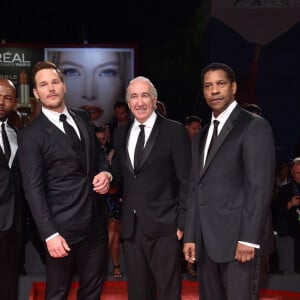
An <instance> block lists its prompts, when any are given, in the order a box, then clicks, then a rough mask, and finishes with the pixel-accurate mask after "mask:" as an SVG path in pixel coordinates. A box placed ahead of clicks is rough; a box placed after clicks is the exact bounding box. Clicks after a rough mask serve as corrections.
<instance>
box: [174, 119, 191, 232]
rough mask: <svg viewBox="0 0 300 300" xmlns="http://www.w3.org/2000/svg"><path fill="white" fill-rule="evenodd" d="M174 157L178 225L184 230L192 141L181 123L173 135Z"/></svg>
mask: <svg viewBox="0 0 300 300" xmlns="http://www.w3.org/2000/svg"><path fill="white" fill-rule="evenodd" d="M172 157H173V164H174V167H175V173H176V177H177V181H178V196H177V198H178V208H177V212H178V217H177V226H178V228H179V229H181V230H184V226H185V221H186V203H187V197H188V192H189V184H190V169H191V142H190V138H189V136H188V134H187V131H186V129H185V127H184V126H183V125H181V124H180V126H179V128H178V131H177V132H176V135H175V136H174V137H173V143H172Z"/></svg>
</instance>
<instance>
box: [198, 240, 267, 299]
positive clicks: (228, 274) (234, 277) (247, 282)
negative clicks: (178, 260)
mask: <svg viewBox="0 0 300 300" xmlns="http://www.w3.org/2000/svg"><path fill="white" fill-rule="evenodd" d="M198 255H199V260H198V279H199V294H200V295H201V297H200V298H201V300H212V299H218V300H241V299H243V300H258V299H259V284H260V276H261V269H262V264H261V257H257V256H256V257H255V258H254V260H252V261H250V262H247V263H240V262H238V261H231V262H226V263H216V262H214V261H213V260H212V259H211V258H210V256H209V253H207V250H206V248H205V245H204V244H203V243H202V245H201V249H200V252H199V254H198Z"/></svg>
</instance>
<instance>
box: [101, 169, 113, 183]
mask: <svg viewBox="0 0 300 300" xmlns="http://www.w3.org/2000/svg"><path fill="white" fill-rule="evenodd" d="M103 173H105V174H107V176H108V177H109V181H110V182H112V180H113V176H112V175H111V173H109V172H107V171H103Z"/></svg>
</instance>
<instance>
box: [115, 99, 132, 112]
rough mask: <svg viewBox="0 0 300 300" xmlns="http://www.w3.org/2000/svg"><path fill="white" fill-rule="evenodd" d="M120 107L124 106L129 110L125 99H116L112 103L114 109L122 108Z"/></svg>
mask: <svg viewBox="0 0 300 300" xmlns="http://www.w3.org/2000/svg"><path fill="white" fill-rule="evenodd" d="M122 107H124V108H125V109H126V110H127V111H129V107H128V104H127V102H125V101H117V102H116V103H115V104H114V109H116V108H122Z"/></svg>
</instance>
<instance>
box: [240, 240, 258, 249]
mask: <svg viewBox="0 0 300 300" xmlns="http://www.w3.org/2000/svg"><path fill="white" fill-rule="evenodd" d="M238 242H239V243H241V244H243V245H246V246H250V247H254V248H256V249H259V248H260V245H257V244H252V243H248V242H242V241H238Z"/></svg>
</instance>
